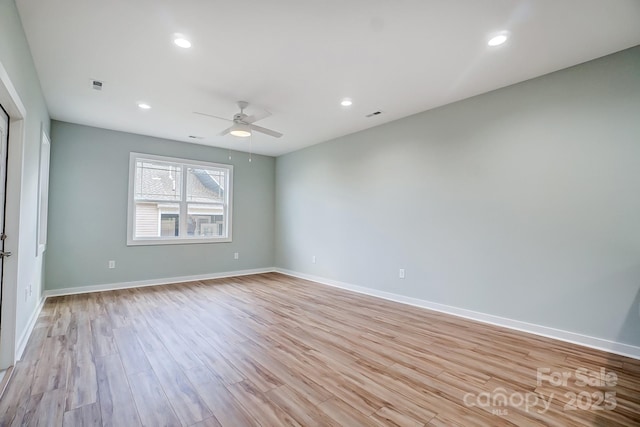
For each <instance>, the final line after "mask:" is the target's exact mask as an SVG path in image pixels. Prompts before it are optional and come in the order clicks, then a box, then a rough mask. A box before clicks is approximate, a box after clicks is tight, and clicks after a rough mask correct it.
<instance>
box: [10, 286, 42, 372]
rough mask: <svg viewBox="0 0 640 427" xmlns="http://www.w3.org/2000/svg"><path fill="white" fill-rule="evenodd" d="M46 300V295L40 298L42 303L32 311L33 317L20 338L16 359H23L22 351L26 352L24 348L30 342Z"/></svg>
mask: <svg viewBox="0 0 640 427" xmlns="http://www.w3.org/2000/svg"><path fill="white" fill-rule="evenodd" d="M45 301H46V298H45V297H42V299H40V304H38V306H37V307H36V309H35V310H34V311H33V313H31V317H29V322H28V323H27V327H26V328H24V331H23V332H22V336H21V337H20V340H18V346H17V347H18V348H17V350H16V359H17V360H20V359H22V353H24V349H25V348H26V347H27V343H28V342H29V338H30V337H31V333H32V332H33V328H35V327H36V322H37V321H38V316H40V313H41V312H42V307H44V302H45Z"/></svg>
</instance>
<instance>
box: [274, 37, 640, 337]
mask: <svg viewBox="0 0 640 427" xmlns="http://www.w3.org/2000/svg"><path fill="white" fill-rule="evenodd" d="M425 84H437V82H427V83H425ZM276 189H277V191H276V194H277V196H276V230H277V231H276V233H277V234H276V248H277V255H276V264H277V266H279V267H282V268H285V269H289V270H293V271H296V272H301V273H305V274H309V275H315V276H319V277H324V278H327V279H333V280H338V281H342V282H346V283H350V284H353V285H358V286H364V287H368V288H372V289H375V290H381V291H387V292H392V293H396V294H401V295H404V296H409V297H414V298H419V299H423V300H427V301H431V302H436V303H442V304H447V305H451V306H455V307H458V308H465V309H470V310H475V311H478V312H483V313H487V314H492V315H496V316H503V317H506V318H510V319H515V320H520V321H525V322H531V323H534V324H537V325H543V326H549V327H553V328H558V329H562V330H566V331H570V332H575V333H581V334H585V335H589V336H593V337H598V338H603V339H607V340H612V341H617V342H622V343H627V344H631V345H640V326H639V325H640V308H639V299H640V297H639V292H640V291H639V290H640V47H636V48H633V49H630V50H627V51H623V52H621V53H617V54H614V55H611V56H608V57H604V58H601V59H598V60H595V61H592V62H589V63H585V64H582V65H579V66H576V67H573V68H570V69H566V70H563V71H559V72H556V73H553V74H549V75H546V76H543V77H540V78H537V79H534V80H530V81H527V82H524V83H520V84H517V85H514V86H510V87H507V88H504V89H500V90H497V91H494V92H490V93H487V94H483V95H480V96H477V97H474V98H471V99H467V100H464V101H461V102H457V103H454V104H451V105H448V106H444V107H442V108H438V109H435V110H431V111H427V112H425V113H421V114H418V115H415V116H411V117H408V118H405V119H402V120H398V121H395V122H392V123H389V124H386V125H382V126H379V127H376V128H372V129H369V130H366V131H363V132H358V133H355V134H352V135H349V136H346V137H342V138H339V139H336V140H333V141H330V142H327V143H324V144H319V145H316V146H313V147H310V148H307V149H304V150H301V151H298V152H295V153H291V154H288V155H285V156H282V157H279V158H277V162H276ZM312 256H316V259H317V262H316V263H315V264H313V263H312V262H311V258H312ZM400 268H404V269H406V279H404V280H402V279H399V278H398V270H399V269H400Z"/></svg>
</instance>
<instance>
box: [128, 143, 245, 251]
mask: <svg viewBox="0 0 640 427" xmlns="http://www.w3.org/2000/svg"><path fill="white" fill-rule="evenodd" d="M138 159H144V160H152V161H153V160H156V161H159V162H165V163H177V164H179V165H180V166H181V175H182V178H181V180H182V181H181V186H182V188H181V192H180V194H181V196H180V200H177V201H173V200H163V202H166V203H177V204H179V205H180V216H179V218H180V228H179V229H180V236H179V237H178V238H174V237H144V238H136V237H134V236H135V221H134V215H135V200H134V197H135V174H136V161H137V160H138ZM189 166H202V167H203V168H208V169H219V170H223V171H225V172H226V173H225V176H226V182H225V187H224V195H225V201H224V202H223V203H206V202H205V203H201V204H210V205H222V206H223V218H224V222H225V232H226V235H225V236H224V237H220V238H211V237H209V238H201V237H188V236H186V231H185V230H186V229H187V206H188V204H189V203H193V204H197V203H196V202H188V201H187V200H186V197H187V169H188V167H189ZM145 201H147V200H145ZM149 201H152V200H149ZM232 221H233V165H228V164H223V163H214V162H203V161H199V160H192V159H184V158H177V157H167V156H159V155H155V154H145V153H136V152H133V151H132V152H131V153H129V195H128V203H127V246H148V245H184V244H200V243H229V242H232V241H233V235H232V232H233V227H232ZM158 227H160V225H158Z"/></svg>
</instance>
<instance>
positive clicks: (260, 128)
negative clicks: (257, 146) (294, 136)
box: [249, 124, 282, 138]
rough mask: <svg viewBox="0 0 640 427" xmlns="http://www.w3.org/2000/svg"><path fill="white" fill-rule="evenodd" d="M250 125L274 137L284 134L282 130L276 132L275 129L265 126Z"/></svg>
mask: <svg viewBox="0 0 640 427" xmlns="http://www.w3.org/2000/svg"><path fill="white" fill-rule="evenodd" d="M249 127H250V128H251V129H253V130H255V131H256V132H260V133H264V134H266V135H269V136H273V137H274V138H280V137H281V136H282V134H281V133H280V132H276V131H275V130H271V129H267V128H263V127H262V126H256V125H251V124H250V125H249Z"/></svg>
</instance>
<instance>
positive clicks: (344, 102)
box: [340, 98, 353, 107]
mask: <svg viewBox="0 0 640 427" xmlns="http://www.w3.org/2000/svg"><path fill="white" fill-rule="evenodd" d="M340 105H342V106H343V107H350V106H351V105H353V101H352V100H351V99H350V98H345V99H343V100H342V102H340Z"/></svg>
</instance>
